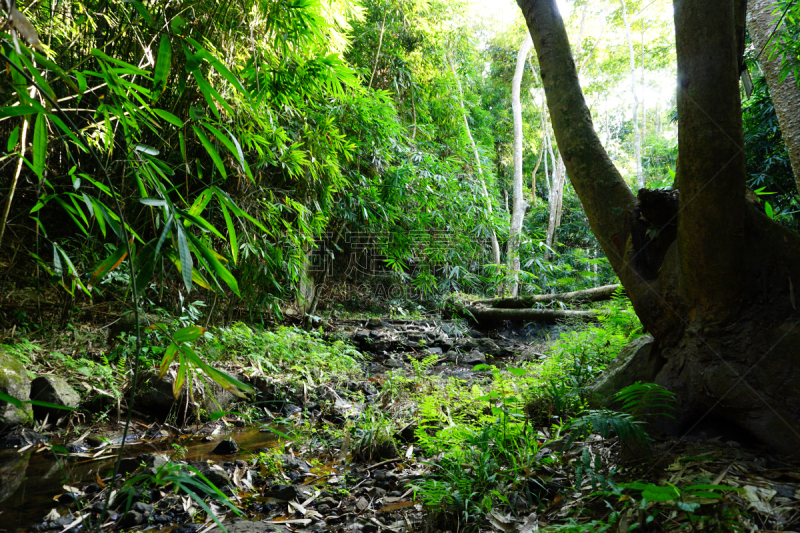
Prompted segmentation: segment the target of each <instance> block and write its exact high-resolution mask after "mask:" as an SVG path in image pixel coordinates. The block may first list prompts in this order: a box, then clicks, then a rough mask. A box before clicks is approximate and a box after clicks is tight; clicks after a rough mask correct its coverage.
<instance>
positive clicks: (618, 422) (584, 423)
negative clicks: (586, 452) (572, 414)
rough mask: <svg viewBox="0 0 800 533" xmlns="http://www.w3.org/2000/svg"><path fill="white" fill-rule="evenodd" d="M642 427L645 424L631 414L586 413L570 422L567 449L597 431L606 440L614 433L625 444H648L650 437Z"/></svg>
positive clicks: (601, 410) (605, 411)
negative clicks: (581, 438)
mask: <svg viewBox="0 0 800 533" xmlns="http://www.w3.org/2000/svg"><path fill="white" fill-rule="evenodd" d="M642 425H643V422H642V421H641V420H636V417H635V416H634V415H632V414H630V413H620V412H618V411H610V410H608V409H600V410H591V411H586V413H584V414H583V415H582V416H580V417H578V418H575V419H574V420H572V421H571V422H570V425H569V430H570V432H569V437H567V442H566V447H569V445H570V444H572V443H573V442H574V441H575V439H576V438H578V437H579V436H580V435H584V434H586V433H588V432H589V431H590V430H593V431H596V432H597V433H599V434H600V436H601V437H603V438H604V439H607V438H609V437H610V436H611V432H612V431H613V432H614V434H616V435H617V436H618V437H619V439H620V440H621V441H623V442H646V441H647V440H648V439H649V437H648V436H647V432H646V431H645V430H644V428H643V427H642Z"/></svg>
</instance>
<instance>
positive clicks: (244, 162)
mask: <svg viewBox="0 0 800 533" xmlns="http://www.w3.org/2000/svg"><path fill="white" fill-rule="evenodd" d="M228 135H230V137H231V140H232V141H233V144H234V145H235V146H236V152H235V153H236V155H238V156H239V164H240V165H242V169H243V170H244V173H245V175H247V177H248V178H250V181H255V180H254V179H253V173H252V172H250V165H248V164H247V160H245V158H244V152H242V146H241V145H240V144H239V140H238V139H237V138H236V136H234V134H233V133H231V132H230V131H228Z"/></svg>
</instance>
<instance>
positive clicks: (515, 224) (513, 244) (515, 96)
mask: <svg viewBox="0 0 800 533" xmlns="http://www.w3.org/2000/svg"><path fill="white" fill-rule="evenodd" d="M531 48H533V40H532V39H531V36H530V35H526V36H525V39H524V40H523V41H522V44H521V45H520V47H519V51H518V52H517V68H516V70H515V71H514V78H513V79H512V80H511V110H512V112H513V114H514V208H513V211H512V213H511V229H510V231H509V236H508V262H509V266H510V270H511V275H512V276H513V279H514V281H513V282H512V285H511V296H516V295H517V292H518V291H519V244H520V233H521V231H522V219H523V218H524V217H525V198H524V196H523V194H522V105H521V103H520V87H521V86H522V75H523V74H524V73H525V61H526V60H527V58H528V54H529V53H530V52H531Z"/></svg>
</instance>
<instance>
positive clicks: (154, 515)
mask: <svg viewBox="0 0 800 533" xmlns="http://www.w3.org/2000/svg"><path fill="white" fill-rule="evenodd" d="M328 326H329V327H332V328H334V329H335V330H336V331H337V332H338V333H337V334H336V335H334V336H333V337H332V338H334V337H335V338H340V339H341V338H347V339H349V341H350V342H352V343H354V344H355V345H357V346H359V347H360V348H361V349H362V350H363V351H364V352H365V353H366V354H368V356H367V357H366V358H365V359H363V360H362V361H361V364H360V370H359V371H358V372H357V373H356V374H350V375H349V376H350V377H349V378H348V379H347V380H345V381H342V380H338V381H337V380H333V381H331V382H329V383H324V382H316V383H314V382H313V381H312V382H311V383H309V378H310V377H311V374H306V375H305V377H304V379H303V380H302V381H300V385H299V386H298V383H297V382H296V383H295V384H293V385H292V384H289V383H286V384H285V385H284V386H283V389H282V390H281V391H279V392H280V394H277V395H276V394H274V393H275V392H276V391H275V390H274V388H273V389H270V390H272V397H271V398H270V400H269V401H268V402H267V403H268V404H269V406H270V407H269V408H267V409H264V410H262V411H261V412H262V413H268V414H269V416H267V418H263V419H261V420H255V419H253V418H252V416H251V417H250V418H247V417H242V416H241V414H242V412H243V411H244V410H243V409H242V408H240V407H236V408H231V409H230V410H229V411H228V412H227V414H226V415H225V416H224V417H222V418H219V419H217V420H215V421H211V422H206V423H204V424H194V425H192V424H185V425H183V427H179V426H176V425H175V421H174V420H170V421H165V420H163V418H159V417H153V418H152V419H150V420H148V419H146V418H142V417H139V416H138V414H142V413H138V414H137V415H136V416H134V421H133V424H132V426H131V433H130V435H129V437H128V439H127V441H128V442H127V444H126V445H125V448H124V454H123V457H124V459H123V460H122V461H121V463H120V473H121V476H120V478H119V479H118V483H117V484H116V485H115V489H114V490H115V492H114V493H113V494H112V495H111V497H110V501H111V507H110V512H109V514H108V516H106V518H105V520H104V522H103V524H102V525H101V524H100V522H99V519H100V516H102V514H101V513H102V510H103V506H104V502H105V501H106V498H107V497H108V491H109V490H111V487H112V483H111V482H112V477H111V476H112V472H113V468H114V463H115V459H116V456H117V453H118V451H119V442H120V435H121V429H122V424H123V423H122V422H121V421H120V422H118V423H111V422H108V423H105V424H103V425H93V426H87V427H74V428H72V429H70V430H69V431H66V432H65V431H64V430H59V429H56V428H51V430H50V431H46V432H44V434H40V433H37V432H36V431H33V430H30V429H21V428H18V430H16V431H15V432H12V434H11V435H7V436H6V437H4V443H5V445H6V446H9V447H8V448H6V449H4V450H2V451H0V524H2V526H0V531H6V532H9V533H11V532H14V533H18V532H19V533H22V532H31V531H57V532H71V531H75V532H77V531H88V530H97V529H98V528H100V530H102V531H110V530H116V531H140V530H142V531H143V530H148V531H149V530H152V531H163V532H175V533H197V532H214V533H218V532H219V530H218V529H215V528H218V526H217V524H216V523H215V522H214V520H213V519H212V518H211V517H210V516H209V515H208V512H209V511H211V512H213V513H214V514H215V515H216V516H217V517H218V519H219V520H220V522H221V523H222V525H223V526H224V527H225V528H226V530H227V531H228V532H229V533H262V532H272V533H288V532H289V531H357V532H363V533H377V532H378V531H392V532H395V531H422V530H429V528H430V527H434V528H438V529H443V530H445V528H448V527H451V526H452V524H453V520H458V517H457V516H453V515H449V514H447V513H443V512H442V511H441V507H436V506H434V505H432V502H435V501H436V500H435V498H451V497H454V498H456V499H455V500H450V501H452V502H454V503H452V504H451V505H458V503H457V502H458V499H457V498H459V493H461V494H464V493H463V492H461V491H464V490H465V487H468V486H469V484H473V486H474V487H483V488H482V489H478V488H475V489H473V490H487V491H491V490H498V489H501V488H502V489H503V490H504V491H505V492H497V494H500V495H501V496H502V497H503V498H505V500H507V501H508V502H509V504H510V506H511V507H510V512H506V513H503V514H501V513H500V512H499V511H497V510H495V511H490V515H489V517H490V518H489V519H490V521H492V522H494V523H495V525H494V526H493V527H494V529H495V530H498V529H500V530H502V531H522V532H527V531H533V530H534V529H532V526H531V524H534V523H535V524H546V523H547V522H548V521H555V520H559V519H560V517H563V516H564V515H565V514H572V513H575V512H593V513H594V512H598V511H596V510H593V509H594V506H596V505H597V504H598V503H600V502H598V501H597V496H591V495H592V493H595V492H597V491H598V490H600V492H601V494H602V493H603V491H606V492H609V493H613V492H612V487H613V486H614V485H613V484H612V483H620V479H624V478H626V477H636V476H640V475H645V476H661V477H662V479H663V478H666V479H671V480H672V481H673V482H677V481H678V480H680V479H691V481H692V482H693V483H694V484H695V485H697V484H701V485H702V486H705V487H706V489H704V490H705V492H704V493H703V494H705V496H703V497H704V498H705V500H702V501H704V502H705V504H708V505H714V504H716V503H719V501H722V500H719V501H718V499H717V498H718V496H719V492H720V491H722V490H723V489H725V490H737V489H738V490H739V491H740V492H741V496H739V495H738V494H737V493H733V495H732V496H728V497H727V498H726V499H725V500H724V501H727V502H731V503H732V502H735V501H737V500H736V498H737V497H739V498H740V500H739V501H741V502H742V504H741V505H744V506H747V503H746V502H750V504H749V511H750V513H751V515H750V516H754V517H757V518H758V519H760V520H763V521H764V523H768V521H770V520H771V521H773V522H774V521H776V520H785V519H784V518H782V517H783V516H788V515H786V514H785V513H786V512H789V511H790V510H791V509H792V508H794V504H795V502H797V501H798V500H800V478H798V477H797V476H796V475H795V474H793V472H796V471H797V465H796V464H794V463H792V462H786V460H785V458H781V457H778V456H774V455H771V454H768V453H764V452H763V450H759V449H757V448H751V446H753V442H750V441H742V442H737V441H734V440H732V439H734V438H738V437H737V436H736V433H735V432H734V431H732V430H731V428H726V427H724V426H719V427H713V425H706V426H704V427H703V432H696V433H694V434H691V435H687V438H685V439H683V440H682V441H680V442H674V441H665V442H654V443H653V444H652V448H651V452H652V454H651V455H648V456H647V458H646V460H645V462H644V463H643V462H641V461H640V460H639V459H637V458H636V455H637V454H636V453H635V452H634V453H631V451H630V450H628V451H627V452H626V451H625V449H624V446H621V441H620V440H619V438H618V437H615V438H602V437H601V436H600V435H598V434H597V433H594V434H588V435H586V437H585V438H583V439H579V440H576V441H573V442H570V441H569V440H568V439H566V438H565V436H566V435H567V434H568V432H567V431H565V432H563V433H562V434H558V433H555V432H554V427H553V426H552V425H551V424H550V422H549V421H548V420H547V416H551V417H552V416H553V415H554V414H555V416H556V420H558V417H560V416H563V415H560V414H557V410H555V409H556V408H557V407H558V406H557V405H555V404H554V403H553V401H554V400H553V398H552V397H551V399H550V400H548V402H549V403H548V404H543V403H541V402H540V403H538V404H537V403H535V402H534V403H528V405H526V406H525V407H524V408H523V409H522V410H520V409H519V408H518V407H516V406H518V405H519V404H520V402H519V400H517V399H516V398H512V395H513V394H523V393H524V391H523V390H521V389H519V388H517V389H516V390H517V392H516V393H515V392H513V390H514V384H513V382H511V381H508V380H507V379H506V378H504V377H503V375H505V374H508V375H509V376H510V377H513V378H515V379H517V378H518V379H519V380H520V381H521V382H524V375H523V372H521V369H522V368H523V367H525V368H527V369H528V370H527V371H528V372H530V371H531V370H532V369H533V368H539V369H540V371H545V369H546V368H547V365H548V364H552V362H553V361H554V360H556V359H557V357H556V356H554V355H553V351H552V348H553V346H559V344H558V343H564V342H567V339H569V338H571V337H570V336H574V335H582V334H585V333H581V331H584V332H585V329H584V328H582V327H578V326H575V328H576V329H572V328H570V327H567V326H565V325H534V324H528V325H527V326H525V327H517V326H510V325H508V324H506V325H505V326H504V327H502V328H500V329H493V330H490V331H486V332H482V331H479V330H475V329H471V328H469V326H468V325H467V324H466V323H465V322H463V321H457V320H441V319H438V318H430V319H425V318H423V319H418V320H393V319H378V318H373V319H370V320H365V319H364V320H351V321H340V322H339V323H337V324H335V326H334V325H333V324H328ZM284 334H289V335H291V337H290V338H295V339H297V337H300V338H301V339H302V338H304V337H302V336H303V335H305V334H301V333H300V332H299V331H294V330H287V331H285V332H284ZM306 340H307V339H306ZM337 342H341V341H337ZM310 346H311V345H306V349H308V350H310V349H312V348H313V347H310ZM321 346H328V345H321ZM330 346H336V344H335V343H334V344H333V345H330ZM328 349H329V348H328ZM543 352H546V353H543ZM307 353H308V352H307ZM548 354H549V355H548ZM487 363H488V364H487ZM573 377H575V375H573ZM262 379H263V378H262ZM311 379H312V380H313V378H311ZM253 382H254V383H256V382H257V381H253ZM272 385H273V386H274V385H275V384H274V383H272ZM509 386H510V387H511V388H508V387H509ZM437 391H438V392H437ZM267 392H268V388H264V389H263V390H262V391H261V392H260V393H259V394H261V395H262V396H265V395H266V393H267ZM420 394H421V395H422V396H423V397H420V396H419V395H420ZM465 395H466V396H467V397H469V396H470V395H471V397H472V398H473V399H466V398H465ZM425 396H427V397H437V398H438V400H437V401H435V402H434V403H432V404H427V405H426V400H425V398H424V397H425ZM278 398H279V399H280V400H279V401H278V400H277V399H278ZM476 400H478V401H479V402H486V401H487V400H488V401H489V403H484V404H483V405H485V407H484V408H482V409H483V415H481V414H480V413H472V414H470V413H469V412H465V411H461V409H462V408H461V407H459V406H463V405H480V404H475V401H476ZM562 401H568V399H567V398H562ZM523 403H524V402H523ZM491 405H495V406H499V407H500V408H499V409H498V408H496V407H495V408H490V407H489V406H491ZM504 406H505V407H504ZM431 408H432V409H433V411H431V410H430V409H431ZM562 408H564V407H563V406H562ZM542 409H544V410H545V411H546V412H549V413H550V414H549V415H547V416H545V418H544V419H542V418H540V417H541V416H542V414H545V415H546V414H547V413H546V412H544V413H542V412H540V413H539V414H537V410H542ZM154 414H155V413H154ZM409 414H410V415H411V416H410V417H409V416H408V415H409ZM476 416H486V418H484V420H486V421H487V422H486V425H484V426H483V429H482V430H480V431H479V430H478V426H471V422H470V421H471V420H477V419H476V418H475V417H476ZM437 417H438V421H436V420H437ZM507 417H511V418H507ZM492 419H496V420H495V422H494V423H492V422H489V421H490V420H492ZM514 420H518V421H522V424H521V425H520V423H519V422H513V421H514ZM497 424H500V425H497ZM520 431H522V433H519V432H520ZM451 434H455V435H459V441H460V440H461V439H464V440H465V442H466V443H467V447H466V448H465V449H464V452H462V453H466V454H467V455H466V456H465V457H466V458H467V459H466V461H467V463H466V464H465V466H456V465H454V464H453V463H450V462H448V459H447V457H446V456H445V455H444V454H443V451H446V450H447V449H448V448H447V446H452V443H453V442H454V441H453V438H452V437H450V436H448V435H451ZM514 435H517V436H514ZM520 436H521V437H522V438H523V439H525V440H524V442H523V441H518V440H516V439H517V438H518V437H520ZM509 438H511V439H512V440H509ZM428 439H430V441H428ZM47 441H50V442H47ZM53 442H60V443H61V444H62V446H58V445H52V443H53ZM448 443H451V444H448ZM515 443H516V444H515ZM511 447H514V448H513V449H511ZM509 449H510V450H511V453H513V454H515V455H518V457H517V458H516V459H513V458H510V457H511V456H506V455H504V454H506V453H508V451H507V450H509ZM432 450H433V452H434V453H436V450H442V451H439V452H438V453H439V456H438V457H435V456H434V457H431V451H432ZM587 454H591V455H587ZM592 456H593V457H594V459H591V462H590V463H586V462H587V461H590V460H589V459H587V457H592ZM504 457H505V459H504ZM500 460H504V461H508V460H511V461H514V460H518V461H519V463H518V464H519V465H521V467H522V468H523V470H521V472H523V473H524V474H523V476H524V477H507V479H509V480H511V479H517V481H514V482H511V483H507V482H502V483H501V484H494V485H493V483H496V482H495V481H493V480H494V479H495V478H496V477H497V476H515V474H514V470H513V469H508V468H507V467H504V466H503V464H502V463H501V462H500ZM437 463H438V464H437ZM585 464H589V467H588V471H587V470H584V472H583V474H581V473H580V469H581V468H587V467H586V466H585ZM582 465H583V466H582ZM576 466H578V467H579V470H578V474H575V473H574V471H573V469H574V468H575V467H576ZM465 467H466V468H467V469H466V470H464V468H465ZM453 468H457V469H458V470H456V471H455V472H457V474H456V475H455V476H454V474H453V472H454V471H453V470H452V469H453ZM447 469H450V473H448V472H447V471H446V470H447ZM200 475H202V476H200ZM484 475H485V476H488V477H487V478H486V479H484V480H481V479H480V476H484ZM612 476H613V477H615V478H616V479H615V481H614V482H612ZM201 477H202V478H204V479H207V480H208V481H210V482H211V483H212V484H213V485H214V486H215V487H216V488H217V489H219V491H220V493H216V490H215V489H213V488H211V487H210V486H209V485H206V484H205V483H202V482H200V483H198V479H200V478H201ZM520 480H522V483H521V484H520ZM722 480H725V483H726V485H725V486H724V487H723V486H722V485H720V483H721V482H722ZM712 482H713V483H712ZM703 483H704V485H703ZM492 486H494V487H497V488H495V489H493V488H491V487H492ZM652 487H656V486H655V485H652ZM714 487H716V488H714ZM443 489H444V490H445V491H447V492H445V493H443V492H442V490H443ZM697 490H699V489H697ZM204 491H205V492H204ZM451 491H452V492H451ZM192 493H194V494H195V495H197V497H195V496H192ZM475 494H477V493H473V494H472V495H470V494H466V497H467V498H473V499H474V498H475V497H476V496H475ZM223 495H224V496H223ZM209 496H211V497H210V498H209ZM694 498H697V496H695V497H694ZM692 501H694V500H692ZM200 502H204V503H203V504H202V505H201V503H200ZM226 502H227V503H226ZM781 502H786V504H782V503H781ZM227 504H229V506H227ZM203 505H205V506H206V507H203ZM475 505H477V504H475ZM782 505H784V506H785V509H784V510H781V506H782ZM234 509H236V510H238V512H239V513H241V517H237V515H236V511H234ZM581 509H583V511H581ZM734 509H735V507H734ZM790 514H791V513H790ZM476 523H477V522H476ZM503 523H505V524H506V525H507V526H509V527H508V529H503V528H500V527H499V526H498V524H503ZM512 524H513V526H512ZM526 524H527V525H526Z"/></svg>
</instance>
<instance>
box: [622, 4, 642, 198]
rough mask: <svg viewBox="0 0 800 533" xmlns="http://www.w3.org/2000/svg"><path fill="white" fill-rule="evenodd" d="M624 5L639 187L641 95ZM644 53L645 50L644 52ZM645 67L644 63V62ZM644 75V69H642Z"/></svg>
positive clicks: (640, 176)
mask: <svg viewBox="0 0 800 533" xmlns="http://www.w3.org/2000/svg"><path fill="white" fill-rule="evenodd" d="M619 3H620V5H621V6H622V21H623V23H624V24H625V39H626V40H627V41H628V56H629V60H630V70H631V95H632V96H633V113H632V117H633V139H634V140H633V156H634V158H635V159H636V182H637V183H638V184H639V187H640V188H641V187H644V174H643V173H642V134H641V132H640V131H639V95H638V93H637V92H636V55H635V54H634V52H633V39H632V37H631V23H630V21H629V20H628V8H627V6H626V5H625V0H619ZM643 53H644V52H643ZM642 69H644V63H642ZM642 76H644V70H642Z"/></svg>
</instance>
